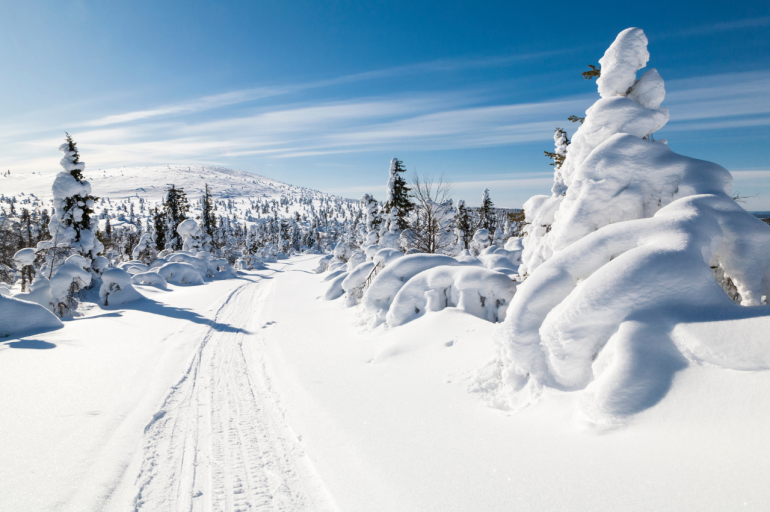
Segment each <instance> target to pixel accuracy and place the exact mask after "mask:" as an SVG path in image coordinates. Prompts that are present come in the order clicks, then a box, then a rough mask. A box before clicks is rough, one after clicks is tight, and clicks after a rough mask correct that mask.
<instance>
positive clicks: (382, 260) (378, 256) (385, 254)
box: [372, 248, 404, 269]
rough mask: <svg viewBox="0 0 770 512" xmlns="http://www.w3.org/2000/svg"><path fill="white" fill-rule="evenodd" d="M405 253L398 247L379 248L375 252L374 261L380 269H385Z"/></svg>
mask: <svg viewBox="0 0 770 512" xmlns="http://www.w3.org/2000/svg"><path fill="white" fill-rule="evenodd" d="M403 255H404V253H403V252H401V251H399V250H397V249H389V248H385V249H380V250H378V251H377V252H376V253H375V255H374V258H373V259H372V261H374V264H375V265H377V266H378V267H379V268H380V269H383V268H385V267H387V266H388V265H389V264H391V263H393V262H394V261H396V260H397V259H399V258H401V257H402V256H403Z"/></svg>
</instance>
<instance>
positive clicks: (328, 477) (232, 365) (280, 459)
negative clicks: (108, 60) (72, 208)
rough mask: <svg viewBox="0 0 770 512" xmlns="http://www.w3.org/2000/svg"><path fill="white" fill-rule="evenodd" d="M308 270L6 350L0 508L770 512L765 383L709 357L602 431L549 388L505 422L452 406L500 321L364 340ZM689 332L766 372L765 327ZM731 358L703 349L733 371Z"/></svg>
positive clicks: (183, 296) (226, 286)
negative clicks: (651, 402)
mask: <svg viewBox="0 0 770 512" xmlns="http://www.w3.org/2000/svg"><path fill="white" fill-rule="evenodd" d="M645 222H646V221H645ZM403 258H408V256H404V257H403ZM319 259H320V256H314V257H307V256H304V257H294V258H291V259H287V260H282V261H281V263H280V264H269V267H270V269H267V270H260V271H254V272H247V273H246V274H245V276H244V279H239V280H224V281H213V282H209V283H207V284H206V293H200V290H201V288H199V287H176V286H174V285H173V284H171V285H169V287H170V288H172V289H173V291H172V292H164V291H161V290H154V289H153V288H151V287H146V288H142V292H143V294H145V295H146V296H147V298H146V299H143V300H140V301H136V302H131V303H129V304H126V305H124V306H117V307H114V308H113V307H111V308H110V314H109V315H106V316H105V315H103V314H102V313H101V312H100V310H99V309H96V310H94V311H92V312H86V316H85V318H84V319H81V320H74V321H67V322H65V323H66V327H65V328H64V329H59V330H56V331H52V332H49V333H46V334H44V335H35V336H30V337H26V338H14V339H12V340H11V341H9V342H4V343H0V388H2V389H3V390H4V392H3V393H2V394H0V408H2V410H3V411H4V414H3V415H2V416H0V432H2V435H3V438H4V439H5V440H6V442H4V443H2V444H0V460H3V461H4V464H2V465H0V479H2V481H3V482H5V485H3V486H0V502H2V503H3V504H4V507H6V508H8V509H9V510H104V511H106V512H112V511H117V510H125V509H127V508H131V509H134V507H135V506H137V505H138V506H139V510H164V509H168V508H171V509H174V507H176V504H179V503H181V504H182V506H183V507H188V508H189V506H190V504H191V503H192V504H195V506H198V507H203V508H204V509H205V508H206V507H208V509H211V510H216V506H217V504H218V503H221V504H223V505H222V507H224V508H225V509H227V508H226V506H229V507H231V509H234V508H235V507H236V506H239V505H240V506H244V507H245V504H244V501H243V500H249V502H250V503H252V504H265V505H267V503H269V502H271V501H272V502H273V503H275V502H276V501H278V502H279V503H281V504H282V505H281V506H282V507H283V509H284V510H289V511H295V510H297V511H298V510H308V509H310V510H313V509H314V507H315V509H316V510H322V511H323V510H367V511H373V512H379V511H392V510H404V511H411V510H414V511H417V510H433V509H438V510H446V511H465V510H485V511H498V510H499V511H503V510H511V509H512V508H515V509H523V510H576V511H583V510H585V511H588V510H592V511H605V510H606V511H615V510H625V509H626V508H627V505H628V503H634V504H635V507H636V508H638V509H640V510H683V509H688V510H699V511H715V512H716V511H719V512H722V511H724V510H733V509H738V508H740V509H742V510H764V509H765V508H766V506H767V504H768V503H770V492H768V489H767V486H766V485H765V482H766V481H767V480H768V478H770V466H768V465H766V464H762V463H758V461H762V460H770V440H768V438H767V435H766V433H767V429H768V427H770V405H769V404H768V402H767V400H766V399H765V397H766V394H767V390H768V389H770V372H759V371H740V372H734V371H733V372H729V371H725V370H723V369H721V368H718V367H715V366H712V363H709V362H707V361H708V360H707V359H705V358H706V357H707V355H706V354H705V353H703V352H701V357H703V358H704V359H703V361H704V363H702V364H691V365H689V366H688V367H687V368H685V369H683V370H681V371H679V372H678V373H677V374H676V377H675V379H674V381H673V382H672V384H671V389H670V391H669V392H668V393H667V395H666V396H665V397H664V399H663V400H661V402H660V403H659V404H658V405H657V406H656V407H654V408H652V409H647V410H645V411H644V412H642V413H640V414H638V415H637V416H636V417H635V420H634V421H633V422H632V423H629V424H628V425H626V426H624V427H623V428H622V429H617V430H609V431H602V432H596V431H595V430H592V429H586V428H585V427H584V426H583V425H582V424H581V423H580V422H578V421H576V419H577V418H579V416H576V414H577V413H576V411H577V410H578V407H579V400H578V399H579V397H578V395H576V394H574V393H563V392H557V391H556V390H552V389H545V390H544V391H543V393H544V396H545V398H544V399H543V400H541V401H540V402H538V403H537V404H535V405H533V406H531V407H529V408H527V409H524V410H522V411H520V412H518V413H516V414H509V413H505V412H503V411H501V410H499V409H494V408H488V407H486V406H485V405H484V404H483V402H481V401H480V400H479V398H480V397H481V396H484V393H485V391H484V390H483V389H481V390H479V393H480V394H479V393H469V392H468V389H469V386H470V387H472V388H474V389H477V388H478V386H477V382H478V377H477V375H476V372H477V369H478V368H479V367H482V366H484V364H485V363H486V362H487V361H489V359H490V356H491V355H492V354H494V351H495V345H494V333H495V325H496V324H493V323H491V322H488V321H486V320H483V319H481V318H477V317H475V316H473V315H471V314H467V313H466V312H463V311H461V310H459V309H457V308H452V307H450V308H446V309H444V310H442V311H438V312H434V313H431V314H427V315H424V316H422V317H421V318H418V319H416V320H414V321H411V322H409V323H407V324H405V325H402V326H399V327H396V328H389V329H383V328H381V327H380V328H377V329H375V330H373V331H369V330H366V331H362V325H363V324H364V323H365V322H366V318H365V317H362V314H363V310H362V309H361V308H362V307H361V306H359V307H355V308H341V307H340V305H339V302H327V301H323V300H318V299H317V297H319V296H320V295H322V291H323V289H324V287H325V286H326V284H327V283H326V282H323V279H324V278H325V277H326V274H324V275H318V274H315V273H313V272H312V270H313V269H314V268H315V267H317V266H318V260H319ZM397 261H399V260H397ZM390 266H392V265H390ZM450 268H453V269H457V270H467V269H469V268H468V267H460V266H456V267H450ZM471 268H473V267H471ZM383 272H384V271H383ZM521 288H522V285H519V291H517V293H516V296H518V295H519V293H521ZM297 290H303V293H297ZM736 308H738V310H740V311H745V312H748V311H751V308H740V307H738V306H736ZM298 311H301V312H302V313H301V314H297V312H298ZM693 311H694V313H695V314H697V311H698V308H693ZM508 314H510V312H509V313H508ZM707 314H708V313H704V315H707ZM692 320H693V321H691V322H689V323H686V324H680V325H679V326H677V328H676V329H675V330H674V333H675V334H676V336H675V338H676V340H677V341H676V343H677V344H682V346H684V344H688V346H691V347H693V348H694V349H695V350H697V341H698V340H703V336H707V337H708V336H711V338H712V339H716V338H720V337H721V336H722V335H723V333H725V332H735V335H736V337H740V339H745V340H746V343H745V345H744V346H738V347H736V348H735V350H734V352H735V353H744V352H747V350H746V349H747V348H748V347H752V346H753V347H754V349H753V350H754V353H753V354H750V355H749V356H747V359H748V360H749V361H750V363H746V362H744V363H741V365H742V368H749V367H750V366H749V365H757V364H758V362H759V363H761V362H762V361H764V363H762V364H765V365H766V364H767V361H768V359H767V353H766V351H765V352H764V354H765V355H764V356H763V355H762V353H761V352H762V347H763V346H764V344H762V341H763V340H764V338H763V337H762V334H763V333H764V332H767V328H768V325H767V323H766V318H765V319H763V318H762V317H759V316H756V315H755V316H754V317H751V318H749V321H750V322H752V323H751V324H745V323H743V320H741V321H740V322H739V321H738V320H737V319H735V318H733V317H729V318H728V317H725V318H723V319H721V320H717V321H712V322H708V323H703V322H700V321H697V318H696V317H693V319H692ZM737 326H740V327H739V328H740V329H742V330H737V331H736V330H734V329H736V327H737ZM105 332H109V333H110V335H109V336H105V335H104V333H105ZM751 336H753V338H752V337H751ZM736 339H737V338H736ZM752 340H753V341H752ZM730 347H731V343H727V342H725V343H723V344H722V345H721V348H720V349H719V350H718V351H717V350H716V349H714V350H712V351H711V352H710V354H711V355H710V356H708V357H712V358H715V357H722V358H728V359H731V360H732V357H733V355H731V354H730V353H729V351H730V350H731V348H730ZM35 348H40V349H43V350H35ZM723 351H728V352H723ZM747 353H748V352H747ZM720 354H722V355H720ZM763 358H764V359H763ZM755 369H759V366H757V367H756V368H755ZM498 370H499V368H498ZM172 429H174V431H175V433H176V435H175V436H171V435H170V432H171V430H172ZM256 433H259V434H260V435H259V437H255V435H256ZM250 447H256V449H252V448H250ZM714 467H718V468H720V471H714ZM271 468H272V469H271ZM276 469H277V470H276ZM437 475H439V476H437ZM40 482H45V485H40ZM260 482H264V483H266V487H262V486H260ZM236 491H237V492H236ZM267 496H273V497H274V498H273V500H270V499H269V498H268V497H267ZM311 503H312V504H313V505H311Z"/></svg>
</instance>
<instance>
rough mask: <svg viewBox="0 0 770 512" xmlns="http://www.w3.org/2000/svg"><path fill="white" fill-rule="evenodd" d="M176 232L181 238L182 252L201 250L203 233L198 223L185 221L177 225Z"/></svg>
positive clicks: (189, 220) (190, 220)
mask: <svg viewBox="0 0 770 512" xmlns="http://www.w3.org/2000/svg"><path fill="white" fill-rule="evenodd" d="M176 232H177V233H179V236H181V237H182V250H184V251H190V252H198V251H200V250H201V249H202V248H203V233H202V232H201V229H200V227H199V226H198V223H197V222H195V221H194V220H193V219H187V220H185V221H183V222H182V223H180V224H179V226H177V228H176Z"/></svg>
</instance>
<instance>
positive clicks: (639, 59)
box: [596, 28, 650, 98]
mask: <svg viewBox="0 0 770 512" xmlns="http://www.w3.org/2000/svg"><path fill="white" fill-rule="evenodd" d="M649 60H650V52H648V51H647V36H645V35H644V31H643V30H642V29H640V28H627V29H625V30H624V31H622V32H621V33H620V34H618V37H616V38H615V41H614V42H613V43H612V45H610V47H609V48H607V51H606V52H604V57H602V58H601V59H599V64H600V65H601V70H602V72H601V76H600V77H599V78H597V79H596V85H597V86H598V87H599V94H600V95H601V97H602V98H612V97H613V96H618V95H622V96H625V95H626V94H627V91H628V89H629V88H631V87H632V86H633V85H634V83H635V82H636V72H637V71H638V70H640V69H642V68H643V67H645V66H646V65H647V61H649Z"/></svg>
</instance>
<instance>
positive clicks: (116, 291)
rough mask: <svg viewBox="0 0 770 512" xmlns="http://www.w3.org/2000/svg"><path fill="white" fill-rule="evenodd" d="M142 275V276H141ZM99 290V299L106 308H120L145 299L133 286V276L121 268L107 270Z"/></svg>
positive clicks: (102, 277)
mask: <svg viewBox="0 0 770 512" xmlns="http://www.w3.org/2000/svg"><path fill="white" fill-rule="evenodd" d="M140 275H141V274H140ZM101 279H102V285H101V287H100V288H99V299H100V300H101V303H102V304H103V305H105V306H118V305H120V304H125V303H127V302H131V301H135V300H140V299H143V298H144V297H143V295H142V294H141V293H139V292H138V291H136V289H135V288H134V287H133V285H132V282H133V281H132V278H131V274H129V273H128V272H126V271H125V270H121V269H119V268H110V269H107V270H105V271H104V272H103V273H102V275H101Z"/></svg>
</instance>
